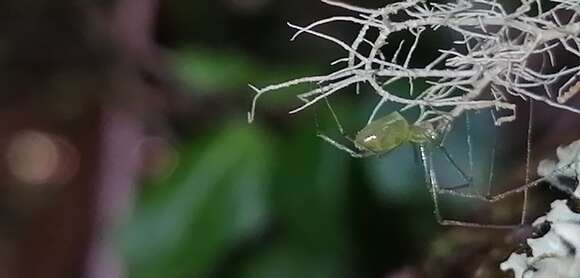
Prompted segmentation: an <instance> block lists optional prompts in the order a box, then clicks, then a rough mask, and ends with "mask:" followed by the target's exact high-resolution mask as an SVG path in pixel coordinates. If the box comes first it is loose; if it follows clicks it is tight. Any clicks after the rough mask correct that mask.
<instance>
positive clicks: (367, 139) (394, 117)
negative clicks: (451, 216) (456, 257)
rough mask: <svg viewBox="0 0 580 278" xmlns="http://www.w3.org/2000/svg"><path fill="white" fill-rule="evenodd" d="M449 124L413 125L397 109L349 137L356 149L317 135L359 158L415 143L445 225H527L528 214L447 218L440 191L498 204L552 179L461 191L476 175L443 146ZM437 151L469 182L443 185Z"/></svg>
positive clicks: (381, 153) (437, 209) (523, 212)
mask: <svg viewBox="0 0 580 278" xmlns="http://www.w3.org/2000/svg"><path fill="white" fill-rule="evenodd" d="M329 108H330V109H331V113H332V115H333V117H334V119H335V121H336V123H337V125H338V127H339V130H340V132H341V133H343V134H344V132H343V129H342V126H341V125H340V122H339V121H338V118H337V117H336V114H335V113H334V111H332V108H331V107H330V106H329ZM449 126H450V124H449V125H447V127H446V128H442V129H439V130H437V129H435V128H434V127H433V126H432V125H431V124H429V123H421V124H411V123H409V122H408V121H407V120H406V119H405V118H404V117H403V116H402V115H401V114H400V113H399V112H397V111H395V112H391V113H389V114H387V115H385V116H382V117H380V118H378V119H375V120H372V121H370V122H369V123H368V124H367V125H366V126H365V127H364V128H362V129H361V130H359V131H358V132H357V134H356V136H355V138H354V139H350V138H349V137H348V136H346V138H347V139H349V140H350V141H351V142H352V143H353V145H354V146H355V148H356V150H353V149H351V148H349V147H347V146H345V145H342V144H340V143H338V142H336V141H335V140H333V139H331V138H330V137H328V136H326V135H324V134H322V133H320V132H319V133H318V134H317V136H318V137H320V138H322V139H323V140H324V141H326V142H328V143H330V144H331V145H333V146H334V147H336V148H338V149H340V150H342V151H345V152H347V153H348V154H350V155H351V156H352V157H355V158H363V157H369V156H376V155H383V154H386V153H388V152H390V151H392V150H394V149H396V148H398V147H399V146H401V145H403V144H406V143H411V144H414V145H415V146H416V148H417V150H418V152H419V155H420V160H421V166H422V168H423V170H424V173H425V181H426V184H427V186H428V189H429V192H430V195H431V199H432V201H433V206H434V210H433V213H434V215H435V218H436V220H437V222H438V223H439V224H441V225H443V226H462V227H478V228H515V227H519V226H521V225H524V224H525V223H524V222H525V217H524V216H522V218H521V219H522V221H521V222H520V223H519V224H517V225H494V224H482V223H475V222H465V221H458V220H448V219H444V218H443V216H442V215H441V211H440V208H439V195H440V194H444V195H451V196H457V197H463V198H469V199H477V200H480V201H485V202H489V203H494V202H497V201H500V200H502V199H504V198H506V197H508V196H511V195H514V194H517V193H525V192H526V191H527V190H528V189H529V188H532V187H534V186H537V185H538V184H539V183H540V182H542V181H544V180H546V179H548V176H546V177H543V178H538V179H536V180H534V181H531V182H528V183H526V184H524V185H521V186H519V187H517V188H514V189H511V190H508V191H504V192H502V193H498V194H494V195H490V194H487V195H482V194H472V193H463V192H460V191H457V189H458V188H461V187H465V186H469V185H471V184H472V178H471V177H469V176H468V175H467V174H465V172H464V171H463V170H462V169H461V167H460V166H459V165H458V164H457V163H456V162H455V161H454V160H453V158H452V157H451V155H450V154H449V152H448V151H447V150H446V148H445V147H444V146H443V141H444V137H445V135H446V133H447V132H448V131H449V129H450V128H449ZM434 150H441V151H442V152H443V154H444V155H445V158H446V159H447V160H448V161H449V162H450V163H451V164H452V165H453V167H454V168H455V170H456V171H457V172H458V173H459V174H460V175H461V176H462V178H463V179H464V180H465V181H466V183H465V184H461V185H456V186H453V187H441V186H440V184H439V183H438V181H437V177H436V174H435V169H434V165H433V151H434ZM525 206H526V204H525V199H524V208H523V210H522V215H525Z"/></svg>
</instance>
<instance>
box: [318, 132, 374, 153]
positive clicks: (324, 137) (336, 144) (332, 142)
mask: <svg viewBox="0 0 580 278" xmlns="http://www.w3.org/2000/svg"><path fill="white" fill-rule="evenodd" d="M316 136H318V137H320V138H322V140H324V141H326V142H327V143H329V144H331V145H333V146H334V147H336V148H337V149H339V150H342V151H345V152H347V153H348V154H349V155H350V156H352V157H356V158H363V157H369V156H373V155H375V153H372V152H358V151H355V150H353V149H351V148H349V147H347V146H345V145H343V144H340V143H338V142H336V141H334V140H332V139H331V138H330V137H328V136H326V135H324V134H322V133H319V134H317V135H316Z"/></svg>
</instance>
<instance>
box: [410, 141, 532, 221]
mask: <svg viewBox="0 0 580 278" xmlns="http://www.w3.org/2000/svg"><path fill="white" fill-rule="evenodd" d="M419 152H420V155H421V160H422V164H423V168H424V170H425V180H426V183H427V186H428V189H429V192H430V193H431V199H432V201H433V214H434V215H435V219H436V220H437V223H439V224H440V225H442V226H459V227H472V228H491V229H513V228H516V227H520V226H521V225H520V224H518V225H494V224H482V223H476V222H467V221H458V220H450V219H444V218H443V216H442V215H441V210H440V208H439V194H440V193H442V192H447V191H450V192H455V191H453V190H449V189H441V188H439V183H438V182H437V177H436V175H435V170H434V168H433V166H432V165H433V159H432V156H431V155H430V154H428V153H427V150H426V147H425V146H423V145H419ZM461 194H462V193H461Z"/></svg>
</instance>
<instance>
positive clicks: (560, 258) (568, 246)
mask: <svg viewBox="0 0 580 278" xmlns="http://www.w3.org/2000/svg"><path fill="white" fill-rule="evenodd" d="M557 156H558V161H552V160H543V161H542V162H541V163H540V165H539V166H538V173H539V174H540V175H542V176H544V177H546V178H547V181H548V182H550V183H551V184H552V185H553V186H554V187H556V188H558V189H560V190H563V191H565V192H568V193H570V199H569V200H556V201H554V202H553V203H552V208H551V210H550V211H549V212H548V213H547V214H546V215H545V216H542V217H540V218H538V219H537V220H536V221H535V222H534V224H533V225H534V226H535V227H538V228H540V227H544V228H548V232H547V233H545V234H544V235H543V236H541V237H539V238H530V239H528V240H527V244H528V246H529V247H530V248H531V251H532V252H531V256H530V255H527V254H517V253H513V254H511V256H510V257H509V258H508V259H507V260H506V261H505V262H503V263H502V264H501V265H500V267H501V269H502V270H504V271H509V270H511V271H513V272H514V274H515V277H516V278H543V277H546V278H548V277H550V278H573V277H580V252H579V251H580V213H579V212H575V211H573V210H572V209H571V207H572V208H576V209H575V210H576V211H577V209H578V205H570V204H574V203H575V204H578V203H579V200H580V186H578V179H580V176H579V174H578V173H580V162H579V161H580V140H577V141H575V142H573V143H571V144H570V145H568V146H563V147H559V148H558V150H557Z"/></svg>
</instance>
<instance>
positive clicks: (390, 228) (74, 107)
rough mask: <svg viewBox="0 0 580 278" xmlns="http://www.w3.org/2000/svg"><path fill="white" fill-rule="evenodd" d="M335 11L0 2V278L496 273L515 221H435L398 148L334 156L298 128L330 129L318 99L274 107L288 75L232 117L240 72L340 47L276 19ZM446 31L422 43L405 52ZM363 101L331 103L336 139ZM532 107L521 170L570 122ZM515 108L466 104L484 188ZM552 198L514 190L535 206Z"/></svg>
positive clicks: (515, 135) (317, 57)
mask: <svg viewBox="0 0 580 278" xmlns="http://www.w3.org/2000/svg"><path fill="white" fill-rule="evenodd" d="M381 3H382V2H381V1H365V2H364V3H362V4H361V5H364V6H368V7H378V6H379V5H380V4H381ZM508 5H509V4H508ZM335 14H347V12H346V11H342V10H340V9H337V8H333V7H329V6H326V5H324V4H323V3H320V2H318V1H305V0H304V1H275V0H245V1H244V0H217V1H185V0H183V1H180V0H170V1H155V0H141V1H139V0H116V1H114V0H110V1H104V0H103V1H88V0H83V1H65V0H51V1H48V0H34V1H33V0H24V1H23V0H20V1H16V0H14V1H8V0H3V1H1V2H0V90H1V92H2V93H1V96H2V101H1V102H0V135H1V137H0V155H1V157H0V159H1V164H0V175H1V176H2V182H1V184H0V277H26V278H28V277H30V278H34V277H45V278H52V277H95V278H96V277H99V278H100V277H107V278H109V277H136V278H149V277H151V278H154V277H155V278H156V277H247V278H260V277H264V278H265V277H451V276H455V277H498V276H501V275H502V274H500V273H499V272H498V270H497V265H498V263H499V262H500V261H502V260H504V259H505V258H506V257H507V254H509V252H511V251H513V250H514V249H516V248H521V246H520V245H518V243H519V242H521V239H522V236H523V235H526V234H527V232H529V229H528V228H522V229H515V230H510V231H497V230H486V229H467V228H446V227H441V226H439V225H437V224H436V222H435V219H434V217H433V215H432V204H431V200H430V198H429V195H428V191H427V190H426V186H425V182H424V178H423V171H422V169H421V168H420V167H419V163H417V161H416V160H415V158H414V153H413V148H412V146H410V145H406V146H403V147H401V148H399V149H397V150H396V151H394V152H393V153H390V154H387V155H384V156H380V157H378V158H370V159H363V160H355V159H351V158H350V157H348V155H347V154H346V153H343V152H341V151H338V150H336V149H334V148H333V147H332V146H330V145H328V144H325V143H323V142H322V141H321V140H319V139H318V138H316V136H315V135H316V129H317V127H316V125H315V119H316V118H318V121H319V122H320V124H321V128H322V129H323V130H324V131H325V132H327V133H328V134H329V135H331V136H333V138H338V139H339V140H340V139H341V137H340V135H339V134H338V132H337V131H336V129H335V127H333V125H332V120H331V118H330V115H329V114H328V111H327V110H325V108H324V107H323V106H321V107H316V108H315V109H310V110H307V111H305V112H301V113H299V114H297V115H288V114H287V111H289V110H291V109H292V108H294V107H296V106H297V105H298V104H299V102H298V101H297V100H296V99H295V98H294V97H293V96H295V94H296V93H298V92H302V90H304V89H308V88H304V87H301V88H290V89H287V90H282V91H280V92H278V93H275V94H272V95H266V96H265V97H264V98H263V99H261V101H260V102H259V105H258V110H257V116H256V121H255V122H254V123H253V124H248V123H247V121H246V113H247V111H249V108H250V101H251V97H252V96H253V94H252V92H251V90H250V89H249V88H248V86H247V84H248V83H252V84H254V85H256V86H258V87H263V86H266V85H268V84H272V83H275V82H281V81H285V80H288V79H291V78H296V77H301V76H306V75H315V74H319V73H323V72H328V71H329V69H328V68H327V66H326V65H327V64H328V63H329V62H330V61H333V60H335V59H336V58H339V57H342V55H344V53H342V52H340V49H338V48H337V47H335V46H334V45H331V44H330V43H329V42H325V41H321V40H319V39H317V38H313V37H310V36H307V35H305V36H303V37H300V38H299V39H298V40H296V41H294V42H290V41H289V40H288V39H289V38H290V36H291V35H292V30H291V29H290V28H289V27H288V26H287V25H286V22H287V21H290V22H292V23H296V24H298V25H306V24H309V23H311V22H312V21H314V20H317V19H320V18H323V17H327V16H330V15H335ZM321 30H323V31H326V32H329V33H332V34H333V35H335V36H337V37H340V38H343V39H346V40H347V41H348V40H349V38H352V37H353V36H354V34H355V32H356V31H357V29H356V28H355V26H352V25H349V24H333V25H328V26H324V27H322V28H321ZM446 36H447V35H446V34H445V33H441V34H440V35H438V36H436V35H432V36H428V37H427V41H426V43H425V44H423V45H422V46H421V47H420V48H419V49H418V51H417V56H416V59H417V61H416V62H417V63H420V62H421V61H425V60H426V59H429V58H430V57H432V55H433V52H432V51H433V50H434V48H435V46H439V45H440V46H442V47H444V46H445V45H446V41H447V37H446ZM399 39H400V38H399ZM401 90H402V91H404V90H405V88H404V87H403V86H401ZM351 91H353V90H352V89H351ZM377 100H378V99H377V97H376V96H374V95H373V94H372V93H371V92H368V91H363V94H362V95H360V96H356V95H354V94H353V93H352V92H348V93H345V94H344V95H341V96H338V97H336V98H332V99H331V101H332V104H333V107H334V108H335V109H336V110H337V112H338V114H339V116H341V119H342V121H343V124H344V126H345V128H346V129H347V130H346V132H347V133H349V134H355V133H356V131H357V130H359V129H360V128H362V126H363V125H362V124H364V119H365V117H366V116H367V115H368V113H369V112H370V111H371V110H372V107H373V105H374V103H375V102H376V101H377ZM534 105H535V106H534V111H535V113H536V114H539V115H543V116H541V117H536V119H537V120H536V121H535V129H534V137H533V138H534V153H533V157H532V158H533V159H532V160H533V161H534V162H533V163H532V167H531V171H532V172H534V171H535V170H534V169H535V166H534V165H536V163H537V161H538V160H539V159H541V158H544V157H547V156H553V152H554V148H555V146H557V145H559V144H566V143H569V142H570V141H571V140H573V139H574V138H577V137H578V130H577V129H576V128H574V127H575V126H577V124H578V123H577V118H575V117H577V116H576V115H573V114H569V113H568V114H566V113H559V112H557V111H553V110H551V109H548V108H546V107H543V106H542V105H541V104H534ZM528 109H529V105H528V104H526V103H521V105H520V107H519V108H518V113H519V115H520V120H519V121H517V122H515V123H512V124H509V125H507V127H503V128H502V129H495V128H492V127H490V125H489V119H488V118H486V116H485V115H483V114H482V115H479V114H476V115H474V117H475V118H477V119H480V120H477V121H478V122H481V124H475V125H474V126H473V127H472V128H473V133H474V134H475V135H473V136H474V138H475V141H476V143H477V142H479V145H477V146H476V148H478V150H479V151H480V152H481V153H489V151H490V148H491V147H490V146H489V144H487V145H486V143H489V142H491V139H490V138H492V137H493V138H497V142H499V143H498V150H500V151H499V152H498V153H499V155H498V157H499V162H498V164H497V168H496V169H497V173H496V181H497V182H498V183H501V184H506V185H510V186H514V185H517V184H521V183H522V181H523V175H524V173H525V164H524V163H523V161H525V159H524V154H525V145H524V142H525V129H526V126H527V117H528V116H527V115H528ZM386 112H388V111H385V113H386ZM462 126H463V124H462V122H461V120H458V123H457V129H456V132H457V135H456V137H457V138H458V139H454V140H456V141H453V142H458V143H452V144H450V146H449V149H450V151H451V152H452V153H455V154H456V155H458V156H461V155H463V156H464V155H465V149H464V148H465V139H464V138H465V133H466V132H465V129H464V128H463V127H462ZM462 138H463V139H462ZM341 142H344V143H348V141H347V140H341ZM461 159H463V158H459V160H461ZM476 167H477V168H478V169H480V171H487V169H488V168H486V167H488V164H486V163H483V162H481V163H477V164H476ZM485 173H487V172H485ZM496 190H498V191H499V190H501V187H499V188H497V189H496ZM553 194H555V193H554V192H553V191H549V190H548V189H546V188H545V187H544V188H542V189H539V190H537V191H535V192H534V193H533V194H532V197H531V204H532V205H531V207H532V210H531V212H532V214H534V216H537V215H539V214H540V213H541V212H542V211H544V209H545V208H546V206H547V204H548V202H547V198H550V197H553ZM443 202H444V209H445V210H444V214H445V215H447V216H448V217H450V218H460V219H464V220H469V221H476V222H482V223H514V222H517V219H518V213H519V210H520V202H521V197H516V198H513V199H510V201H506V202H504V203H502V204H498V205H495V206H483V205H482V204H479V203H475V202H466V201H462V200H447V199H444V200H443ZM534 216H529V217H528V222H530V221H531V220H532V219H533V217H534Z"/></svg>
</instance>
